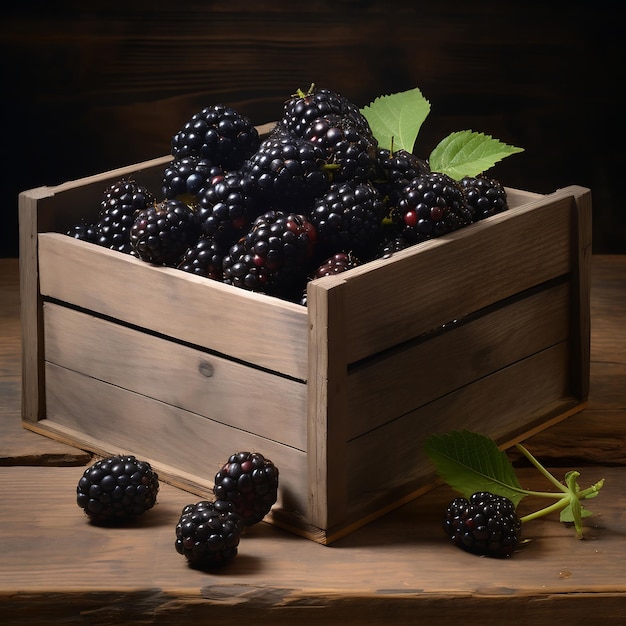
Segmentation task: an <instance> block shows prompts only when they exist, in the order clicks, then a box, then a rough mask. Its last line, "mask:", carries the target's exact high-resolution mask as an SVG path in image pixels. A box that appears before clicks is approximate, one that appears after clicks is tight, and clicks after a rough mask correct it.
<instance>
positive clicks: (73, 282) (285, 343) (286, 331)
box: [39, 233, 307, 380]
mask: <svg viewBox="0 0 626 626" xmlns="http://www.w3.org/2000/svg"><path fill="white" fill-rule="evenodd" d="M39 268H40V284H41V293H42V295H44V296H48V297H50V298H54V299H57V300H61V301H63V302H67V303H69V304H71V305H74V306H78V307H81V308H84V309H87V310H89V311H94V312H96V313H99V314H101V315H104V316H107V317H111V318H114V319H116V320H120V321H122V322H124V323H127V324H133V325H134V326H138V327H141V328H145V329H148V330H150V331H152V332H156V333H159V334H161V335H165V336H168V337H172V338H173V339H177V340H180V341H184V342H188V343H192V344H195V345H198V346H201V347H203V348H207V349H209V350H213V351H216V352H219V353H222V354H226V355H229V356H231V357H233V358H235V359H240V360H243V361H246V362H247V363H252V364H254V365H257V366H259V367H264V368H267V369H270V370H273V371H276V372H280V373H282V374H286V375H288V376H292V377H294V378H297V379H300V380H306V370H307V315H306V309H305V307H301V306H299V305H296V304H292V303H289V302H283V301H282V300H279V299H277V298H270V297H267V296H262V295H260V294H254V293H251V292H246V291H244V290H243V289H237V288H234V287H230V286H229V285H223V284H222V283H218V282H217V281H211V280H209V279H204V278H201V277H198V276H193V275H191V274H189V273H187V272H183V271H181V270H176V269H172V268H162V267H155V266H152V265H150V264H148V263H144V262H142V261H140V260H138V259H135V258H134V257H131V256H130V255H126V254H122V253H119V252H115V251H113V250H107V249H105V248H102V247H100V246H96V245H92V244H88V243H85V242H83V241H77V240H75V239H73V238H71V237H67V236H65V235H59V234H56V233H42V234H40V235H39Z"/></svg>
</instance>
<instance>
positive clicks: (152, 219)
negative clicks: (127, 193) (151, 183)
mask: <svg viewBox="0 0 626 626" xmlns="http://www.w3.org/2000/svg"><path fill="white" fill-rule="evenodd" d="M199 234H200V227H199V225H198V221H197V217H196V214H195V213H194V211H193V210H192V209H191V207H189V206H188V205H187V204H185V203H184V202H182V201H181V200H176V199H172V200H163V202H160V203H158V204H154V205H152V206H150V207H148V208H146V209H143V210H142V211H140V212H139V213H137V215H136V216H135V220H134V222H133V225H132V226H131V230H130V243H131V246H132V250H133V252H134V253H135V254H136V255H137V256H138V257H139V258H140V259H141V260H143V261H146V262H148V263H153V264H155V265H169V266H174V265H177V264H178V262H179V260H180V258H181V256H182V255H183V254H184V253H185V251H186V250H187V249H188V248H189V247H190V246H192V245H193V244H194V243H195V242H196V241H197V240H198V237H199Z"/></svg>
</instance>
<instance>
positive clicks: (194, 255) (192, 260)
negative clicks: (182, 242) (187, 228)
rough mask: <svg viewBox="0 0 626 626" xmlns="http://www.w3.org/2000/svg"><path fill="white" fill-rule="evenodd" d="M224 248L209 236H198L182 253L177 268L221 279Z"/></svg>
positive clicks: (197, 274)
mask: <svg viewBox="0 0 626 626" xmlns="http://www.w3.org/2000/svg"><path fill="white" fill-rule="evenodd" d="M224 254H225V248H224V246H223V245H222V244H220V243H219V242H218V241H216V240H215V239H212V238H211V237H203V236H201V237H199V238H198V241H196V243H195V244H194V245H193V246H191V247H190V248H188V249H187V251H186V252H185V253H184V254H183V256H182V258H181V260H180V263H179V264H178V269H180V270H183V271H184V272H189V273H190V274H195V275H196V276H203V277H205V278H210V279H212V280H217V281H221V280H222V263H223V260H224Z"/></svg>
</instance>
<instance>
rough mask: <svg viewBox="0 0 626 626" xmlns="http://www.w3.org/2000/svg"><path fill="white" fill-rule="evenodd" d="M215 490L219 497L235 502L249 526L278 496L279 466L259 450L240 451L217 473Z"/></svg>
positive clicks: (216, 495) (235, 507)
mask: <svg viewBox="0 0 626 626" xmlns="http://www.w3.org/2000/svg"><path fill="white" fill-rule="evenodd" d="M213 492H214V493H215V497H216V498H217V499H218V500H226V501H227V502H230V503H231V504H232V505H233V509H234V511H235V512H236V513H238V514H239V515H241V517H242V519H243V523H244V524H245V525H246V526H252V525H253V524H256V523H258V522H260V521H261V520H262V519H263V518H264V517H265V516H266V515H267V514H268V513H269V512H270V509H271V508H272V506H273V505H274V503H275V502H276V500H277V498H278V468H277V467H276V466H275V465H274V463H272V461H270V460H269V459H266V458H265V457H264V456H263V455H262V454H260V453H259V452H237V453H236V454H232V455H231V456H230V457H229V458H228V461H227V462H226V463H224V465H223V467H222V468H221V469H220V471H219V472H217V474H216V475H215V485H214V487H213Z"/></svg>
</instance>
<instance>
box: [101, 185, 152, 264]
mask: <svg viewBox="0 0 626 626" xmlns="http://www.w3.org/2000/svg"><path fill="white" fill-rule="evenodd" d="M154 200H155V199H154V196H153V194H152V193H151V192H150V191H148V189H146V187H144V186H143V185H139V184H137V183H136V182H135V181H134V180H131V179H128V180H127V179H121V180H119V181H116V182H114V183H113V184H111V185H109V186H108V187H107V188H106V189H105V191H104V195H103V198H102V201H101V203H100V212H99V214H98V218H97V220H96V222H95V224H94V229H95V243H97V244H98V245H100V246H104V247H105V248H109V249H111V250H117V251H118V252H124V253H127V254H128V253H130V252H131V245H130V228H131V226H132V224H133V221H134V217H135V215H136V214H137V212H139V211H141V210H143V209H145V208H146V207H148V206H150V205H151V204H153V203H154Z"/></svg>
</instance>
